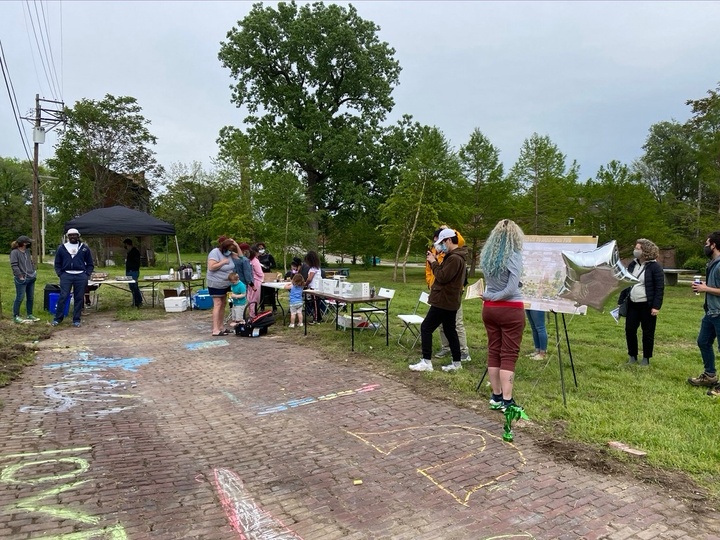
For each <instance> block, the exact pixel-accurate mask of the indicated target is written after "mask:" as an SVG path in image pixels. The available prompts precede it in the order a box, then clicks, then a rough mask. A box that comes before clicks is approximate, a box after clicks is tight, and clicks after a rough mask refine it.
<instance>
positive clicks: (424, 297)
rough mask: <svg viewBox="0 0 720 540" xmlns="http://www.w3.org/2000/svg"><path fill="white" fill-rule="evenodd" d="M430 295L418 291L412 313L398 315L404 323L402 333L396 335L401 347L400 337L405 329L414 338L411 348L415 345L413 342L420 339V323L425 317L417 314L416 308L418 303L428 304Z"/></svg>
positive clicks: (418, 305) (415, 342)
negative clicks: (398, 335)
mask: <svg viewBox="0 0 720 540" xmlns="http://www.w3.org/2000/svg"><path fill="white" fill-rule="evenodd" d="M429 298H430V296H429V295H428V293H426V292H421V293H420V298H418V301H417V304H415V311H413V312H412V313H408V314H404V315H398V317H399V318H400V320H401V321H402V322H403V323H404V324H405V328H403V331H402V333H401V334H400V337H398V345H400V346H401V347H402V346H403V344H402V337H403V335H405V332H406V331H409V332H410V334H411V335H413V336H414V337H415V340H414V341H413V344H412V346H411V347H410V348H411V349H412V348H414V347H415V344H417V342H418V339H420V325H421V324H422V322H423V321H424V320H425V317H423V316H421V315H418V308H419V307H420V304H425V305H426V306H429V305H430V304H428V300H429Z"/></svg>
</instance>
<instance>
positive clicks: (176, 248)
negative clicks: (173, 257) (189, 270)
mask: <svg viewBox="0 0 720 540" xmlns="http://www.w3.org/2000/svg"><path fill="white" fill-rule="evenodd" d="M175 251H177V256H178V268H180V265H182V261H181V260H180V245H179V244H178V241H177V234H176V235H175Z"/></svg>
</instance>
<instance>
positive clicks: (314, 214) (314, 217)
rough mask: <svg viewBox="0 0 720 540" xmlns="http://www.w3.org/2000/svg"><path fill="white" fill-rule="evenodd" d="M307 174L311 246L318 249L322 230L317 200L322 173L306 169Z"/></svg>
mask: <svg viewBox="0 0 720 540" xmlns="http://www.w3.org/2000/svg"><path fill="white" fill-rule="evenodd" d="M306 174H307V192H306V198H305V200H306V201H307V214H308V216H309V218H308V219H309V223H308V225H309V227H310V232H311V238H310V247H311V248H312V249H314V250H315V251H317V249H318V231H319V230H320V226H319V218H318V208H319V207H320V204H319V201H316V195H317V193H316V192H317V187H318V186H319V185H320V183H321V182H322V179H323V178H322V175H321V174H320V173H319V172H317V171H306Z"/></svg>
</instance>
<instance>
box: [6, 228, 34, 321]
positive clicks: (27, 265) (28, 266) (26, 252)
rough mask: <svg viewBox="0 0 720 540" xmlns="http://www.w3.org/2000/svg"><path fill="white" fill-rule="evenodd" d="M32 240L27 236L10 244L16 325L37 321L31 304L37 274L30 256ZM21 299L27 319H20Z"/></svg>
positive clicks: (32, 302)
mask: <svg viewBox="0 0 720 540" xmlns="http://www.w3.org/2000/svg"><path fill="white" fill-rule="evenodd" d="M31 246H32V240H31V239H30V238H29V237H27V236H20V237H18V239H17V240H15V241H14V242H13V243H12V244H10V249H11V251H10V269H11V270H12V273H13V281H14V282H15V302H13V320H14V321H15V322H16V323H23V322H26V321H32V322H35V321H39V320H40V319H38V318H37V317H36V316H35V315H33V304H34V302H35V280H36V279H37V272H36V271H35V265H34V264H33V261H32V256H31V254H30V247H31ZM23 299H24V300H25V311H26V312H27V317H26V318H25V319H23V318H22V317H20V306H22V302H23Z"/></svg>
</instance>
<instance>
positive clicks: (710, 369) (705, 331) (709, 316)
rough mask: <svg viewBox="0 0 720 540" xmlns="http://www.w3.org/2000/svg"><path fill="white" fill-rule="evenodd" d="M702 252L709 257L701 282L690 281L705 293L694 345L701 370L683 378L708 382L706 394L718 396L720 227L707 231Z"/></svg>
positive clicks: (694, 383)
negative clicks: (701, 362) (700, 358)
mask: <svg viewBox="0 0 720 540" xmlns="http://www.w3.org/2000/svg"><path fill="white" fill-rule="evenodd" d="M704 253H705V256H706V257H709V258H710V262H709V263H708V265H707V268H706V270H705V283H693V284H692V289H693V291H695V292H696V293H705V303H704V304H703V309H704V310H705V316H704V317H703V318H702V320H701V321H700V333H699V334H698V338H697V345H698V348H699V349H700V356H701V357H702V361H703V367H704V368H705V369H704V371H703V372H702V373H701V374H700V375H698V376H697V377H690V378H689V379H688V380H687V381H688V383H689V384H691V385H693V386H709V387H710V389H709V390H708V392H707V394H708V395H709V396H711V397H718V396H720V384H718V376H717V370H716V369H715V351H714V350H713V343H714V342H715V340H716V339H717V338H718V336H719V335H720V231H715V232H713V233H710V235H709V236H708V237H707V238H706V239H705V247H704Z"/></svg>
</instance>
